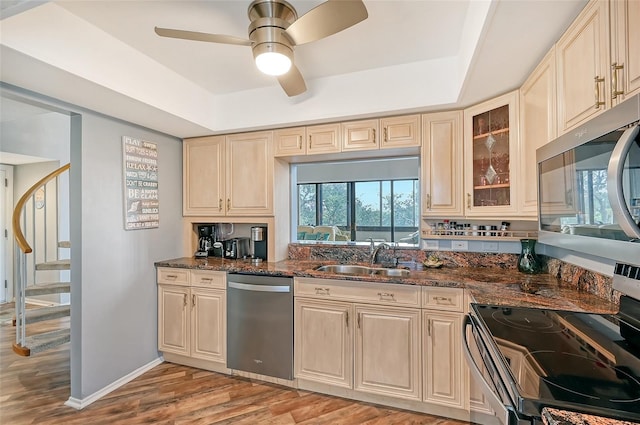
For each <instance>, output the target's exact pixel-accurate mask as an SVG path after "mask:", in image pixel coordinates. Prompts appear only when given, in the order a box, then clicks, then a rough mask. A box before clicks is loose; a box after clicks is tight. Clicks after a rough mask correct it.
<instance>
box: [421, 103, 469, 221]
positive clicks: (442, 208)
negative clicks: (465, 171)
mask: <svg viewBox="0 0 640 425" xmlns="http://www.w3.org/2000/svg"><path fill="white" fill-rule="evenodd" d="M422 133H423V136H422V139H423V144H422V155H421V161H422V215H423V216H439V217H442V216H444V217H460V216H462V215H463V213H464V211H463V207H462V112H461V111H453V112H441V113H435V114H426V115H423V116H422Z"/></svg>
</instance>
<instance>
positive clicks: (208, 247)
mask: <svg viewBox="0 0 640 425" xmlns="http://www.w3.org/2000/svg"><path fill="white" fill-rule="evenodd" d="M216 242H217V240H216V227H215V225H211V224H205V225H199V226H198V250H197V251H196V253H195V256H196V258H205V257H209V256H213V255H214V246H215V244H216Z"/></svg>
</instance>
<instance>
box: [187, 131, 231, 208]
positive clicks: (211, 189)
mask: <svg viewBox="0 0 640 425" xmlns="http://www.w3.org/2000/svg"><path fill="white" fill-rule="evenodd" d="M182 162H183V175H184V177H183V182H182V193H183V200H182V214H183V215H185V216H192V215H203V216H220V215H224V199H225V139H224V136H213V137H199V138H196V139H187V140H185V141H184V142H183V144H182Z"/></svg>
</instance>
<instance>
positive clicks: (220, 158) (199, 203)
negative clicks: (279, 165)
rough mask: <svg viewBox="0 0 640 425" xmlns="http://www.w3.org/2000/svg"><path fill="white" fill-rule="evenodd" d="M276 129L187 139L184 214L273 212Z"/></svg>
mask: <svg viewBox="0 0 640 425" xmlns="http://www.w3.org/2000/svg"><path fill="white" fill-rule="evenodd" d="M272 139H273V134H272V132H270V131H264V132H257V133H243V134H234V135H231V136H226V137H225V136H213V137H200V138H194V139H187V140H185V141H184V142H183V143H184V144H183V163H184V164H183V166H184V180H183V194H184V195H183V215H185V216H225V215H229V216H254V215H255V216H264V215H271V214H273V168H274V161H273V154H272V144H273V140H272Z"/></svg>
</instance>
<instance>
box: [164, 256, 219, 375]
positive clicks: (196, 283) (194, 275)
mask: <svg viewBox="0 0 640 425" xmlns="http://www.w3.org/2000/svg"><path fill="white" fill-rule="evenodd" d="M185 272H186V273H185ZM225 286H226V273H224V272H213V271H198V270H191V271H186V270H184V269H169V268H159V269H158V350H159V351H162V352H163V353H165V356H166V353H168V354H177V355H179V356H181V357H178V358H177V359H180V358H191V359H199V360H205V361H210V362H216V363H222V364H224V363H225V362H226V340H227V338H226V291H225V289H224V288H225ZM172 360H174V359H172ZM178 361H179V360H178Z"/></svg>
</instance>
